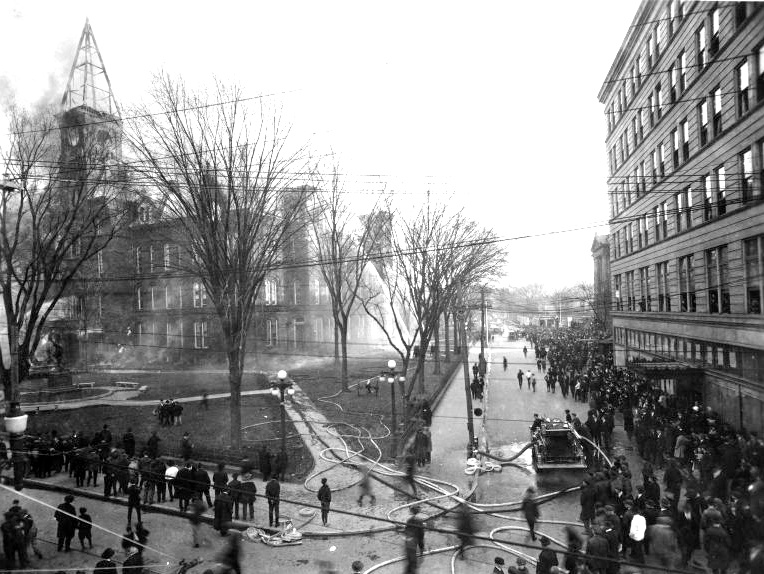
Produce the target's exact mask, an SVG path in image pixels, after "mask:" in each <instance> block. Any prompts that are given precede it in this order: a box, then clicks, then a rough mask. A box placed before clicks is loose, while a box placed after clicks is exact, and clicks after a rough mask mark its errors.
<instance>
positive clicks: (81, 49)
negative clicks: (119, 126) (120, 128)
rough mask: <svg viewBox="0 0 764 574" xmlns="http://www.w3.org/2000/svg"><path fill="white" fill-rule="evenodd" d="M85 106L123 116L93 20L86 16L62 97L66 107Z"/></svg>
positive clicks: (66, 108)
mask: <svg viewBox="0 0 764 574" xmlns="http://www.w3.org/2000/svg"><path fill="white" fill-rule="evenodd" d="M80 106H86V107H88V108H91V109H92V110H94V111H97V112H101V113H105V114H108V115H110V116H114V117H117V118H118V117H120V111H119V105H118V104H117V100H116V99H115V98H114V94H113V92H112V89H111V82H110V81H109V75H108V74H107V73H106V66H104V63H103V59H102V58H101V51H100V50H99V49H98V44H97V43H96V39H95V35H94V34H93V29H92V28H91V26H90V20H85V27H84V28H83V29H82V35H81V36H80V42H79V44H78V46H77V53H76V55H75V57H74V63H73V64H72V69H71V71H70V72H69V81H68V82H67V84H66V91H65V92H64V97H63V98H62V100H61V107H62V110H63V111H67V110H71V109H73V108H77V107H80Z"/></svg>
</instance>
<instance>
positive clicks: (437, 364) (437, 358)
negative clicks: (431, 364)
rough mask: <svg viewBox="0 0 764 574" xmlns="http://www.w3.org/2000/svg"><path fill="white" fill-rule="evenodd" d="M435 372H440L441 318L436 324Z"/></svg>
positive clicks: (437, 373)
mask: <svg viewBox="0 0 764 574" xmlns="http://www.w3.org/2000/svg"><path fill="white" fill-rule="evenodd" d="M446 325H448V323H446ZM433 372H434V374H436V375H439V374H440V320H439V321H438V322H437V324H436V325H435V371H433Z"/></svg>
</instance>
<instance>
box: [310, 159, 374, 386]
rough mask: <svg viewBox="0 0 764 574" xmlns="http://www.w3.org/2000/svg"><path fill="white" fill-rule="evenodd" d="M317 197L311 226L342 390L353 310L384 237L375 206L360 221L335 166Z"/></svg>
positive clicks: (346, 370) (345, 378)
mask: <svg viewBox="0 0 764 574" xmlns="http://www.w3.org/2000/svg"><path fill="white" fill-rule="evenodd" d="M319 188H320V191H319V192H318V193H316V194H315V195H314V198H313V199H314V204H315V207H314V209H313V210H312V212H313V214H314V216H313V218H312V223H311V225H310V226H309V229H310V238H311V242H312V245H313V251H314V253H315V255H316V257H317V259H318V270H319V272H320V273H321V276H322V278H323V280H324V283H325V284H326V286H327V289H328V292H329V297H330V298H331V304H332V317H333V319H334V325H335V329H334V333H335V346H334V352H335V357H334V358H335V364H337V363H339V365H340V380H341V381H342V389H343V390H348V359H347V357H348V354H347V353H348V351H347V345H348V327H349V323H350V319H351V317H352V316H353V311H354V309H355V308H356V307H360V305H359V304H358V303H359V300H358V293H359V289H360V288H361V287H362V285H363V284H364V276H365V274H367V273H368V270H369V261H370V258H371V257H372V253H373V252H372V247H373V246H374V245H375V243H376V241H377V238H378V236H379V235H380V234H381V229H382V228H381V227H380V226H378V225H376V224H375V222H376V220H377V219H378V218H377V216H376V213H377V212H378V209H377V207H376V206H375V207H374V208H373V209H372V211H371V213H369V214H367V215H366V216H365V218H364V219H365V221H363V220H362V219H361V218H359V217H358V216H357V215H356V214H355V213H354V212H353V211H352V210H351V209H350V206H349V205H348V203H347V202H346V200H345V195H344V193H343V187H342V182H341V179H340V175H339V169H338V168H337V166H335V167H334V170H333V173H332V176H331V181H330V182H329V185H328V188H325V187H324V186H322V185H319Z"/></svg>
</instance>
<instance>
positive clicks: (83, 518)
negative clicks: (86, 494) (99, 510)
mask: <svg viewBox="0 0 764 574" xmlns="http://www.w3.org/2000/svg"><path fill="white" fill-rule="evenodd" d="M77 530H78V538H79V539H80V545H81V546H82V549H83V550H85V540H87V541H88V545H89V546H90V548H93V519H92V518H91V517H90V515H89V514H88V509H87V508H85V507H84V506H83V507H81V508H80V515H79V517H78V519H77Z"/></svg>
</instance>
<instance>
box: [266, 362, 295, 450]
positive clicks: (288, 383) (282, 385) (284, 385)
mask: <svg viewBox="0 0 764 574" xmlns="http://www.w3.org/2000/svg"><path fill="white" fill-rule="evenodd" d="M276 376H277V377H278V379H279V380H278V382H272V383H271V394H272V395H273V396H274V397H280V401H281V402H280V404H281V450H282V451H283V452H286V407H285V402H284V394H285V393H286V395H287V396H290V397H291V396H293V395H294V387H293V386H292V385H293V382H292V379H290V378H289V377H288V376H287V372H286V371H285V370H283V369H282V370H280V371H279V372H278V373H277V375H276Z"/></svg>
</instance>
